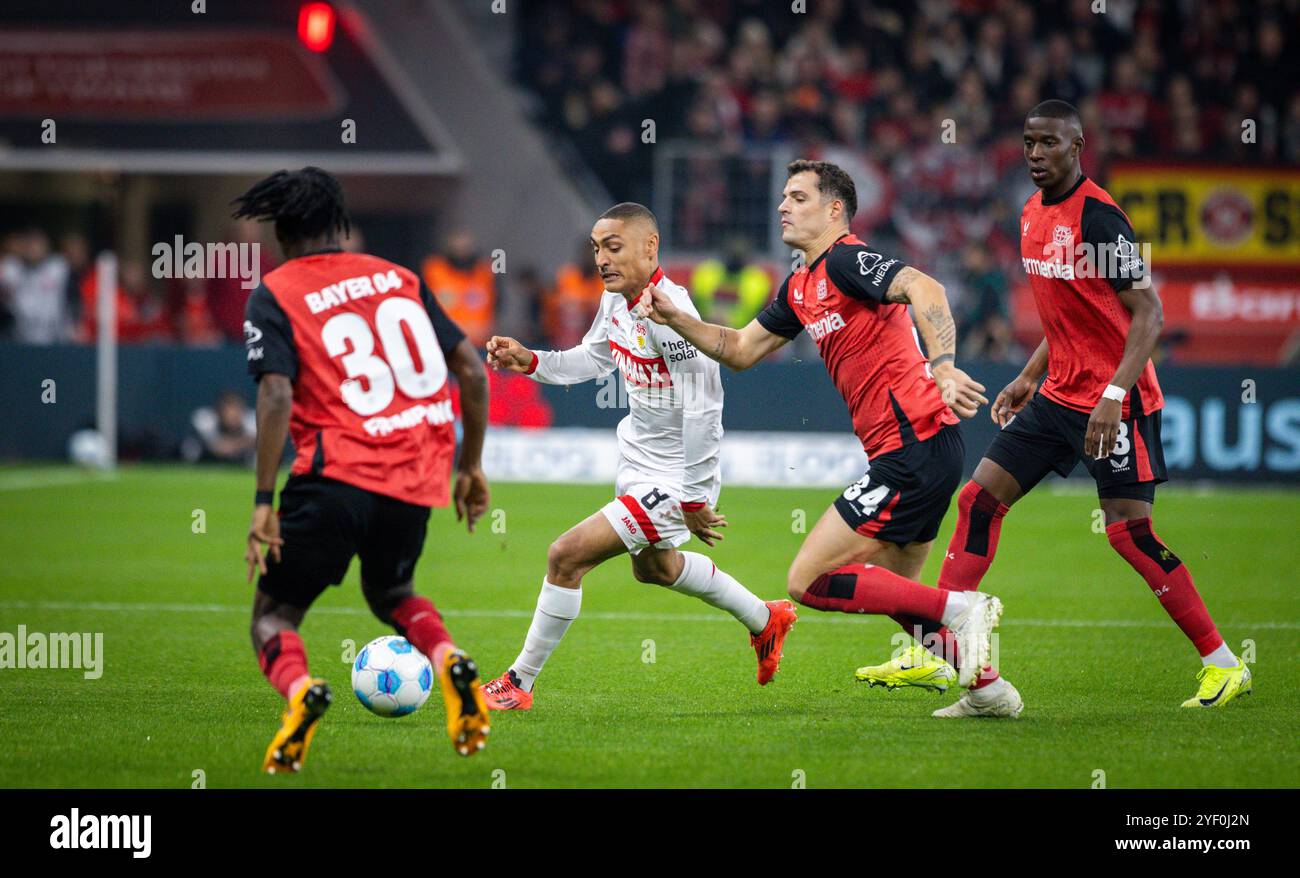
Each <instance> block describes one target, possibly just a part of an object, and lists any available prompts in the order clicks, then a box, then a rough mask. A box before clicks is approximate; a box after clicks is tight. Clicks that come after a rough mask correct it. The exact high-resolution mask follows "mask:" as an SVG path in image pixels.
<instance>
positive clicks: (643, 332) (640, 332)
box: [634, 323, 649, 348]
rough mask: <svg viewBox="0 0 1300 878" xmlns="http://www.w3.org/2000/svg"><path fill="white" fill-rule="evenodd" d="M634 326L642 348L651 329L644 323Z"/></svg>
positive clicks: (638, 344) (637, 339)
mask: <svg viewBox="0 0 1300 878" xmlns="http://www.w3.org/2000/svg"><path fill="white" fill-rule="evenodd" d="M634 328H635V329H636V344H637V347H642V348H643V347H645V338H646V336H647V335H648V334H649V331H648V330H647V329H646V325H645V324H644V323H638V324H636V326H635V327H634Z"/></svg>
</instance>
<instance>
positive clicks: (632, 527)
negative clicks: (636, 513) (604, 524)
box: [623, 515, 636, 534]
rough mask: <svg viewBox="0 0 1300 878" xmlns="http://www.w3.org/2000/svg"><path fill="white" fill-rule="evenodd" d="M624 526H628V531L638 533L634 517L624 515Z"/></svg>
mask: <svg viewBox="0 0 1300 878" xmlns="http://www.w3.org/2000/svg"><path fill="white" fill-rule="evenodd" d="M623 526H624V527H625V528H627V531H628V533H632V534H634V533H636V525H635V524H633V523H632V519H630V518H628V517H627V516H626V515H624V516H623Z"/></svg>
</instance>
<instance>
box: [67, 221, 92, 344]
mask: <svg viewBox="0 0 1300 878" xmlns="http://www.w3.org/2000/svg"><path fill="white" fill-rule="evenodd" d="M59 252H60V253H61V254H63V258H64V259H66V260H67V262H68V288H67V300H68V304H69V306H70V307H71V313H70V314H69V315H68V316H69V318H70V319H71V321H72V324H73V327H74V333H75V328H76V327H78V326H80V325H81V307H82V302H81V282H82V281H83V280H85V278H86V275H87V274H93V273H94V271H95V260H94V258H93V256H92V255H91V250H90V239H89V238H87V237H86V236H85V235H84V234H82V233H81V232H79V231H76V230H73V231H70V232H65V233H64V234H63V236H62V237H61V238H60V239H59Z"/></svg>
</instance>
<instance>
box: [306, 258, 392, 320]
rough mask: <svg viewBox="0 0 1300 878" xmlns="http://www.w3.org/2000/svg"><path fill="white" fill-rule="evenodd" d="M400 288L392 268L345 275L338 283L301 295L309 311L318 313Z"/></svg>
mask: <svg viewBox="0 0 1300 878" xmlns="http://www.w3.org/2000/svg"><path fill="white" fill-rule="evenodd" d="M401 288H402V278H401V277H400V276H399V275H398V274H397V272H396V271H394V270H391V269H390V270H389V271H385V272H376V273H374V274H360V275H357V276H356V277H345V278H344V279H343V280H341V281H339V282H338V283H332V284H330V285H329V286H327V287H321V288H320V289H319V290H316V291H314V292H311V293H306V294H305V295H304V296H303V301H305V302H306V303H307V307H308V308H309V309H311V313H313V314H319V313H320V312H322V311H328V310H329V309H330V308H337V307H338V306H339V305H342V304H344V303H345V302H350V301H352V300H353V299H364V298H365V297H366V296H373V295H375V294H377V293H386V292H388V291H390V290H400V289H401Z"/></svg>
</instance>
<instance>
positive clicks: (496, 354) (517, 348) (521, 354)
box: [487, 335, 533, 372]
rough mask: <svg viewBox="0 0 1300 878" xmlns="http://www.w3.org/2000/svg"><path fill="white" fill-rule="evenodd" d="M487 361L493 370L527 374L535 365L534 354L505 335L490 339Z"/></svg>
mask: <svg viewBox="0 0 1300 878" xmlns="http://www.w3.org/2000/svg"><path fill="white" fill-rule="evenodd" d="M487 361H488V365H489V366H491V367H492V368H493V369H505V370H506V371H508V372H527V371H528V368H529V367H530V366H532V365H533V352H532V351H530V350H529V349H528V348H526V347H524V346H523V345H521V344H520V343H519V342H517V341H515V340H514V339H513V338H507V337H506V336H503V335H494V336H492V337H491V338H490V339H488V343H487Z"/></svg>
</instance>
